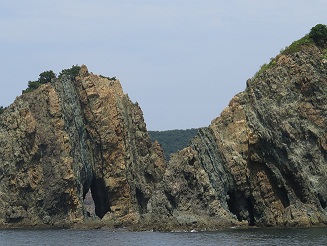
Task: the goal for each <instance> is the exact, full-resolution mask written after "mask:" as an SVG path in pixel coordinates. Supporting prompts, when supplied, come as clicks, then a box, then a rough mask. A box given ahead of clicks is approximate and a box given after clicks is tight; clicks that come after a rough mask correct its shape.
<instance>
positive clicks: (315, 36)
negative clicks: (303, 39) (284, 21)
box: [309, 24, 327, 45]
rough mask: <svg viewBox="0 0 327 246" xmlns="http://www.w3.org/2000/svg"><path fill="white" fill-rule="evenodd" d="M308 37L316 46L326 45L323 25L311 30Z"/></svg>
mask: <svg viewBox="0 0 327 246" xmlns="http://www.w3.org/2000/svg"><path fill="white" fill-rule="evenodd" d="M309 37H310V38H312V40H313V41H314V42H315V43H316V44H317V45H326V43H327V26H326V25H323V24H318V25H316V26H314V27H312V28H311V31H310V33H309Z"/></svg>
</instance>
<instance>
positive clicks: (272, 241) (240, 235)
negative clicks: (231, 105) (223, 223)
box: [0, 228, 327, 246]
mask: <svg viewBox="0 0 327 246" xmlns="http://www.w3.org/2000/svg"><path fill="white" fill-rule="evenodd" d="M0 245H1V246H2V245H4V246H11V245H15V246H17V245H31V246H32V245H33V246H39V245H53V246H57V245H59V246H60V245H65V246H66V245H70V246H75V245H76V246H77V245H78V246H82V245H99V246H102V245H112V246H118V245H119V246H125V245H136V246H137V245H140V246H152V245H165V246H166V245H173V246H179V245H187V246H192V245H196V246H202V245H203V246H204V245H206V246H208V245H278V246H281V245H288V246H291V245H306V246H309V245H327V228H307V229H299V228H297V229H289V228H287V229H285V228H284V229H230V230H222V231H217V232H174V233H173V232H171V233H162V232H127V231H108V230H0Z"/></svg>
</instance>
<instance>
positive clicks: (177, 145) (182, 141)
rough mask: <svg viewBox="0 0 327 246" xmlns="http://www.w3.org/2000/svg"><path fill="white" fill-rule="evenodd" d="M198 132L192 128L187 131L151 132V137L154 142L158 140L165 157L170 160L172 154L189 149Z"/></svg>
mask: <svg viewBox="0 0 327 246" xmlns="http://www.w3.org/2000/svg"><path fill="white" fill-rule="evenodd" d="M198 130H199V129H194V128H192V129H187V130H169V131H149V135H150V137H151V139H152V141H154V140H157V141H158V142H159V144H161V147H162V148H163V150H164V153H165V157H166V159H167V160H169V157H170V154H173V153H176V152H177V151H178V150H181V149H183V148H185V147H187V145H188V143H189V142H190V140H191V139H192V138H193V137H194V136H195V135H196V134H197V132H198Z"/></svg>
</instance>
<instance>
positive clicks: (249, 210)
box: [226, 191, 255, 226]
mask: <svg viewBox="0 0 327 246" xmlns="http://www.w3.org/2000/svg"><path fill="white" fill-rule="evenodd" d="M227 195H228V199H227V200H226V201H227V205H228V208H229V211H230V212H231V213H232V214H234V215H235V216H236V217H237V219H238V220H239V221H242V220H247V221H248V224H249V226H254V225H255V217H254V200H253V197H252V196H250V197H247V198H246V197H245V196H244V195H243V194H241V193H240V192H235V191H233V192H231V191H229V192H227Z"/></svg>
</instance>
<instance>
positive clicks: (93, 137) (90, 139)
mask: <svg viewBox="0 0 327 246" xmlns="http://www.w3.org/2000/svg"><path fill="white" fill-rule="evenodd" d="M0 149H1V155H0V163H1V166H0V180H1V183H0V205H1V206H0V224H2V225H7V226H11V225H13V226H44V225H49V226H72V224H74V223H82V222H83V221H84V220H85V218H86V217H87V211H86V209H85V207H84V198H85V195H86V194H87V192H88V191H89V190H91V191H92V196H93V200H94V202H95V212H96V214H97V216H98V217H100V218H103V217H105V218H104V219H105V221H106V223H109V224H110V223H113V224H116V225H123V224H129V223H136V222H138V220H139V215H140V213H142V211H143V210H144V209H145V207H144V206H146V201H147V200H148V199H149V198H150V196H151V194H152V192H153V190H154V185H155V183H158V182H159V181H160V180H161V177H162V174H163V172H164V169H165V162H164V158H163V153H162V150H161V149H160V147H159V146H158V144H157V143H155V144H152V142H151V140H150V138H149V136H148V133H147V131H146V126H145V123H144V120H143V115H142V111H141V109H140V107H139V106H138V105H137V104H133V103H132V102H131V101H130V100H129V98H128V96H127V95H125V94H124V93H123V91H122V88H121V85H120V83H119V81H117V80H109V79H107V78H103V77H99V76H96V75H93V74H89V72H88V71H87V68H86V67H85V66H82V68H81V70H80V74H79V76H78V77H76V78H75V79H71V78H69V77H67V76H63V77H61V78H60V79H56V80H53V81H52V83H51V84H48V85H44V86H42V87H40V88H39V89H37V90H35V91H33V92H31V93H27V94H24V95H22V96H21V97H19V98H18V99H17V100H16V101H15V102H14V103H13V104H12V105H11V106H10V107H9V108H8V110H6V112H4V113H3V114H2V115H1V119H0Z"/></svg>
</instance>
